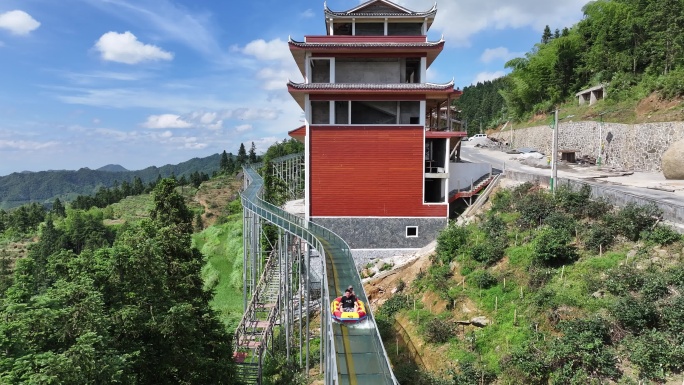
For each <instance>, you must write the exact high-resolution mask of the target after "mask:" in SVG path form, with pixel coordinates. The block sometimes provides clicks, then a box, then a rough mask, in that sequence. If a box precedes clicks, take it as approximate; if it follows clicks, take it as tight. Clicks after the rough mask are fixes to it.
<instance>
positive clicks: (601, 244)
mask: <svg viewBox="0 0 684 385" xmlns="http://www.w3.org/2000/svg"><path fill="white" fill-rule="evenodd" d="M615 235H616V232H615V230H614V229H613V228H612V227H610V226H607V225H606V224H605V223H600V222H597V223H593V224H592V225H591V227H589V231H587V233H586V236H585V237H584V247H586V248H587V250H591V251H595V252H599V250H601V248H603V250H605V249H607V248H609V247H610V246H611V245H612V244H613V242H615Z"/></svg>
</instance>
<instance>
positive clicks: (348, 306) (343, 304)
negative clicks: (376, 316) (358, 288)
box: [340, 286, 359, 312]
mask: <svg viewBox="0 0 684 385" xmlns="http://www.w3.org/2000/svg"><path fill="white" fill-rule="evenodd" d="M358 308H359V303H358V299H357V298H356V296H355V295H354V288H353V287H351V286H349V287H348V288H347V290H345V291H344V295H343V296H342V297H341V299H340V310H341V311H343V312H352V311H354V312H355V311H357V310H358Z"/></svg>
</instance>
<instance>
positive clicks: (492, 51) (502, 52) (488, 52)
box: [480, 47, 525, 63]
mask: <svg viewBox="0 0 684 385" xmlns="http://www.w3.org/2000/svg"><path fill="white" fill-rule="evenodd" d="M524 55H525V53H524V52H511V51H509V50H508V48H506V47H496V48H487V49H485V50H484V52H482V56H480V61H482V62H483V63H489V62H492V61H494V60H501V61H504V62H506V61H509V60H511V59H513V58H515V57H522V56H524Z"/></svg>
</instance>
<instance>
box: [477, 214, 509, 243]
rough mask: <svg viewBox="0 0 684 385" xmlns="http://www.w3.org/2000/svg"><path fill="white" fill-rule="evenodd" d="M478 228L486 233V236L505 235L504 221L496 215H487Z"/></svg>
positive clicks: (497, 236)
mask: <svg viewBox="0 0 684 385" xmlns="http://www.w3.org/2000/svg"><path fill="white" fill-rule="evenodd" d="M480 228H481V229H482V231H484V233H485V234H486V235H487V237H488V238H499V237H505V236H506V230H507V228H506V222H504V221H503V219H501V218H500V217H499V216H498V215H487V217H486V219H485V220H484V221H483V222H482V224H481V225H480Z"/></svg>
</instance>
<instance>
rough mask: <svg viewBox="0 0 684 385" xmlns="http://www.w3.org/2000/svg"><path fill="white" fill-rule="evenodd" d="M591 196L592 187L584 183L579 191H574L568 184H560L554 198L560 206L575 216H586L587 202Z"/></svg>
mask: <svg viewBox="0 0 684 385" xmlns="http://www.w3.org/2000/svg"><path fill="white" fill-rule="evenodd" d="M590 196H591V187H589V186H588V185H582V187H581V188H580V190H579V191H573V190H572V188H570V187H568V186H559V187H558V189H557V190H556V195H555V196H554V199H555V201H556V204H557V205H558V207H560V208H561V209H562V210H564V211H565V212H566V213H568V214H570V215H572V216H574V217H575V218H582V217H584V216H585V213H586V209H587V203H589V197H590Z"/></svg>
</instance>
